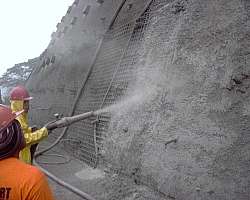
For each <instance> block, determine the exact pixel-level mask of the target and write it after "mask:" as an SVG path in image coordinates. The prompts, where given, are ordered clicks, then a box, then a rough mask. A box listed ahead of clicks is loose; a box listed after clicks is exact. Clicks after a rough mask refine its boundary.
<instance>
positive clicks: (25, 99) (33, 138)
mask: <svg viewBox="0 0 250 200" xmlns="http://www.w3.org/2000/svg"><path fill="white" fill-rule="evenodd" d="M31 99H32V97H31V96H30V95H29V93H28V91H27V90H26V88H25V87H23V86H16V87H14V88H13V89H12V90H11V92H10V103H11V109H12V111H13V112H18V111H21V110H24V112H23V113H22V114H21V115H20V116H18V117H17V120H18V121H19V123H20V124H21V127H22V131H23V134H24V138H25V141H26V147H25V148H24V149H23V150H22V151H20V154H19V158H20V160H22V161H24V162H25V163H27V164H32V160H33V156H34V153H35V149H36V146H37V144H38V143H39V142H40V141H41V140H42V139H44V138H46V137H47V136H48V130H47V129H46V128H45V127H43V128H41V129H39V130H33V129H32V128H31V127H29V123H28V111H29V101H30V100H31Z"/></svg>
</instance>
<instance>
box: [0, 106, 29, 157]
mask: <svg viewBox="0 0 250 200" xmlns="http://www.w3.org/2000/svg"><path fill="white" fill-rule="evenodd" d="M22 112H23V111H21V112H17V113H14V112H12V111H11V109H10V108H9V107H7V106H4V105H2V104H0V160H2V159H5V158H8V157H11V156H14V155H15V154H16V153H18V152H19V151H20V150H22V149H23V148H24V147H25V139H24V135H23V133H22V128H21V125H20V123H19V122H18V120H16V117H18V116H19V115H20V114H21V113H22Z"/></svg>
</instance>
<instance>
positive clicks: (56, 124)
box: [45, 111, 96, 131]
mask: <svg viewBox="0 0 250 200" xmlns="http://www.w3.org/2000/svg"><path fill="white" fill-rule="evenodd" d="M95 115H96V114H95V112H94V111H90V112H86V113H82V114H79V115H74V116H72V117H63V118H61V119H60V118H59V117H58V116H59V115H58V114H55V116H56V117H57V118H58V120H56V121H52V122H49V123H47V124H46V125H45V127H46V128H47V129H48V130H49V131H52V130H54V129H57V128H62V127H67V126H70V125H71V124H73V123H76V122H78V121H81V120H84V119H87V118H90V117H93V116H95Z"/></svg>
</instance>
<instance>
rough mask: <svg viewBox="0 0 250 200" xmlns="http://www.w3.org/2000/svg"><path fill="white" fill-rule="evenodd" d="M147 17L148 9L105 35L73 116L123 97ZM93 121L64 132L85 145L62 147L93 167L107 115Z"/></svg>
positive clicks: (132, 79)
mask: <svg viewBox="0 0 250 200" xmlns="http://www.w3.org/2000/svg"><path fill="white" fill-rule="evenodd" d="M152 5H158V4H157V3H156V4H152ZM137 12H138V11H137ZM150 16H151V8H150V7H149V8H148V9H147V10H146V11H145V12H144V13H143V15H141V16H140V17H139V18H138V19H137V20H136V21H131V22H129V23H125V24H122V25H120V24H119V25H120V26H118V24H116V25H115V26H114V27H113V28H112V29H111V30H109V32H108V33H107V34H106V35H105V39H104V41H103V44H102V47H101V50H100V54H99V56H98V58H97V60H96V62H95V65H94V67H93V71H92V73H91V75H90V77H89V79H88V82H87V85H86V86H85V88H84V92H83V94H82V96H81V98H80V101H79V103H78V105H77V107H76V113H75V114H78V113H81V112H86V111H89V110H98V109H100V108H103V107H106V106H108V105H112V104H113V103H114V102H115V101H117V100H119V99H120V98H121V97H122V96H123V95H124V94H125V92H126V90H127V88H128V86H129V85H130V84H132V83H133V82H134V81H135V78H136V64H137V62H138V60H139V58H140V56H141V55H140V52H141V51H142V45H143V40H144V33H145V30H146V29H147V25H148V23H149V18H150ZM93 120H95V119H94V118H93V119H89V120H85V122H84V123H78V124H76V125H73V126H71V127H70V129H69V130H68V131H69V132H70V134H71V133H74V136H75V137H76V138H79V139H80V140H81V141H84V140H85V142H83V143H82V144H81V145H77V146H74V147H72V145H69V144H67V145H66V146H65V147H66V148H68V146H71V147H69V148H70V151H72V148H75V149H73V152H78V154H77V157H78V158H80V159H82V160H84V161H86V162H88V164H90V165H92V166H96V164H97V162H98V151H99V150H100V149H101V148H102V147H101V145H102V141H103V140H104V139H105V136H106V132H107V129H108V125H109V120H110V116H108V115H107V114H105V115H100V116H98V121H97V122H96V123H95V124H93V123H91V122H92V121H93ZM86 141H88V142H86ZM94 155H95V157H94Z"/></svg>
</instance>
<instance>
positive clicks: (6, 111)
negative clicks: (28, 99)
mask: <svg viewBox="0 0 250 200" xmlns="http://www.w3.org/2000/svg"><path fill="white" fill-rule="evenodd" d="M23 112H24V110H21V111H19V112H12V110H11V108H9V107H8V106H5V105H2V104H0V132H1V131H3V130H4V129H6V128H7V127H8V125H9V124H11V122H13V121H14V119H16V118H17V117H18V116H19V115H21V114H22V113H23Z"/></svg>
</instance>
